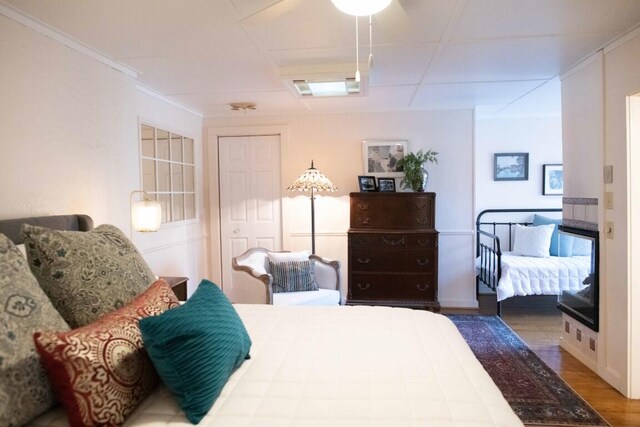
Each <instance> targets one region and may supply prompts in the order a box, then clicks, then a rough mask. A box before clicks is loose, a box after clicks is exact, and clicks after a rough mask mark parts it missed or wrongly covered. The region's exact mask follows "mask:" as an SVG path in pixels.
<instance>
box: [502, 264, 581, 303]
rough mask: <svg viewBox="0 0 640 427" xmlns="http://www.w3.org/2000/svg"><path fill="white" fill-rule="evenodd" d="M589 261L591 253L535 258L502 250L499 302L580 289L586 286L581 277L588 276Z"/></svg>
mask: <svg viewBox="0 0 640 427" xmlns="http://www.w3.org/2000/svg"><path fill="white" fill-rule="evenodd" d="M590 263H591V257H590V256H573V257H557V256H552V257H545V258H535V257H526V256H520V255H514V254H512V253H511V252H503V253H502V276H501V278H500V281H499V282H498V288H497V290H496V292H497V294H498V301H502V300H504V299H507V298H510V297H512V296H526V295H560V294H561V293H562V291H579V290H581V289H583V288H584V287H585V285H583V284H582V280H583V279H584V278H585V277H587V276H589V273H590V271H591V264H590Z"/></svg>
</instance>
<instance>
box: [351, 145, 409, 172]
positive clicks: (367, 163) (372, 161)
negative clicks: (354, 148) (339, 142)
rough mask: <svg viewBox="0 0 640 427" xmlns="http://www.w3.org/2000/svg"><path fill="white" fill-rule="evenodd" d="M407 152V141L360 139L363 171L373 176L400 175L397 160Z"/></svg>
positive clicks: (400, 170)
mask: <svg viewBox="0 0 640 427" xmlns="http://www.w3.org/2000/svg"><path fill="white" fill-rule="evenodd" d="M406 152H407V141H378V140H370V141H362V155H363V160H364V173H365V174H366V175H371V176H375V177H400V176H402V169H400V168H398V160H400V159H403V158H404V154H405V153H406Z"/></svg>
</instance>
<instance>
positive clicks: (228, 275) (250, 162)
mask: <svg viewBox="0 0 640 427" xmlns="http://www.w3.org/2000/svg"><path fill="white" fill-rule="evenodd" d="M218 151H219V156H218V159H219V163H220V164H219V167H218V171H219V174H220V229H221V238H222V251H221V252H222V286H223V289H224V292H225V293H226V294H227V295H228V296H229V297H230V298H231V300H232V301H233V300H234V298H235V297H236V296H237V297H238V298H240V297H241V296H240V295H236V293H235V292H234V288H238V287H237V286H236V287H234V283H237V281H239V280H243V279H244V280H246V273H238V272H234V271H233V269H232V268H231V259H232V258H233V257H234V256H237V255H240V254H241V253H243V252H244V251H246V250H247V249H249V248H252V247H256V246H260V247H263V248H267V249H269V250H281V248H282V225H281V213H280V209H281V180H280V136H279V135H268V136H241V137H235V136H234V137H221V138H219V140H218ZM238 300H239V301H241V299H238Z"/></svg>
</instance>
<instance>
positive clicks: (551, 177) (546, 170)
mask: <svg viewBox="0 0 640 427" xmlns="http://www.w3.org/2000/svg"><path fill="white" fill-rule="evenodd" d="M563 182H564V179H563V175H562V165H542V194H543V195H544V196H561V195H562V190H563V186H564V185H563Z"/></svg>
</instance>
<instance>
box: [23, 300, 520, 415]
mask: <svg viewBox="0 0 640 427" xmlns="http://www.w3.org/2000/svg"><path fill="white" fill-rule="evenodd" d="M236 308H237V310H238V312H239V314H240V316H241V317H242V319H243V321H244V322H245V325H246V327H247V329H248V331H249V334H250V335H251V339H252V341H253V346H252V347H251V359H250V360H247V361H245V362H244V364H243V365H242V367H241V368H240V369H238V370H237V371H236V372H235V373H234V374H233V376H232V377H231V379H230V380H229V382H228V383H227V385H226V386H225V388H224V389H223V391H222V395H221V396H220V398H219V399H218V400H217V401H216V403H215V405H214V406H213V408H212V409H211V411H210V413H209V414H208V415H207V417H205V418H204V419H203V420H202V422H201V423H200V424H199V425H200V426H204V427H213V426H256V427H258V426H259V427H263V426H265V427H271V426H290V427H299V426H330V427H340V426H344V427H347V426H348V427H358V426H380V427H382V426H389V427H391V426H393V427H398V426H421V427H424V426H429V427H435V426H452V427H453V426H456V427H462V426H508V427H513V426H522V423H521V422H520V420H519V419H518V417H517V416H516V415H515V414H514V413H513V411H512V410H511V408H510V407H509V405H508V404H507V402H506V401H505V400H504V398H503V397H502V394H501V393H500V391H499V390H498V388H497V387H496V386H495V384H494V383H493V381H492V380H491V378H490V377H489V375H488V374H487V373H486V372H485V371H484V369H483V368H482V366H481V365H480V363H479V362H478V361H477V359H476V358H475V357H474V356H473V353H472V352H471V350H470V349H469V347H468V346H467V344H466V343H465V341H464V339H463V338H462V336H461V335H460V334H459V333H458V330H457V329H456V327H455V326H454V325H453V323H451V321H450V320H449V319H447V318H446V317H444V316H441V315H437V314H433V313H430V312H426V311H418V310H409V309H402V308H387V307H364V306H361V307H276V306H268V305H237V306H236ZM33 425H36V426H52V425H55V426H66V425H67V422H66V419H65V415H64V412H63V411H62V410H61V409H57V410H54V411H51V412H50V413H48V414H46V415H45V416H42V417H40V418H39V419H38V420H36V422H35V423H34V424H33ZM126 425H136V426H149V427H151V426H166V425H182V426H186V425H189V423H188V421H187V420H186V418H185V417H184V415H183V414H181V413H180V410H179V408H178V407H177V405H176V403H175V402H174V400H173V398H172V397H171V396H170V394H169V393H168V391H167V390H166V389H165V388H161V389H160V390H158V391H157V392H156V393H155V394H154V395H152V396H150V397H149V398H148V399H147V400H146V401H145V402H143V404H142V406H141V407H140V408H139V409H138V410H137V411H136V412H135V413H134V414H133V415H132V416H131V418H130V419H129V420H128V422H127V424H126Z"/></svg>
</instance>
